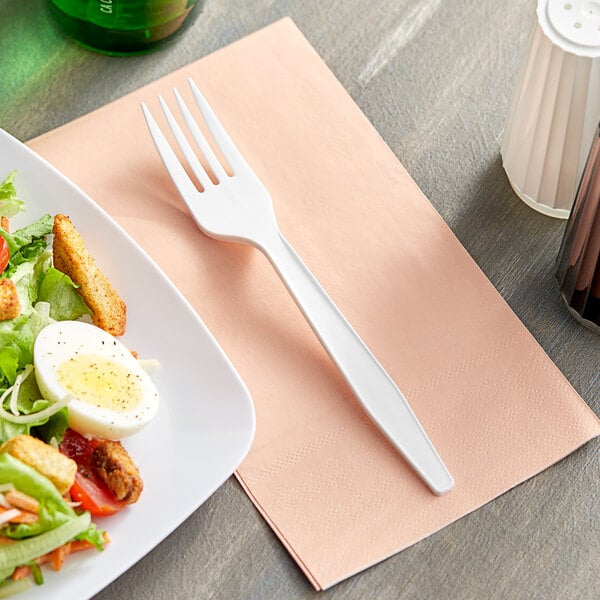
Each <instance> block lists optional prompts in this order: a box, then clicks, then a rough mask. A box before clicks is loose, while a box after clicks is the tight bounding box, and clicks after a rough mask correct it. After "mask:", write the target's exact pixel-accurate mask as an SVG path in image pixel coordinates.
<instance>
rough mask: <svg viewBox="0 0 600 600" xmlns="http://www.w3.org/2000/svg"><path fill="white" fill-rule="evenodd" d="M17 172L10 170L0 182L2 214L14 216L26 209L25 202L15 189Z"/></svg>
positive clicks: (0, 207)
mask: <svg viewBox="0 0 600 600" xmlns="http://www.w3.org/2000/svg"><path fill="white" fill-rule="evenodd" d="M15 173H16V171H12V172H10V173H9V174H8V175H7V176H6V177H5V178H4V181H3V182H2V183H0V215H3V216H5V217H8V218H10V217H14V216H15V215H16V214H17V213H18V212H21V211H22V210H25V203H24V202H23V201H22V200H19V199H18V198H17V190H16V189H15V183H14V182H15Z"/></svg>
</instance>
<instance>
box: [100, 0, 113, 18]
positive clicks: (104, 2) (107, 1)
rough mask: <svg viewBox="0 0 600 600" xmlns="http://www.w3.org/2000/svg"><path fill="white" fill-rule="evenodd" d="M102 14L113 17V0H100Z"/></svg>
mask: <svg viewBox="0 0 600 600" xmlns="http://www.w3.org/2000/svg"><path fill="white" fill-rule="evenodd" d="M99 6H100V12H101V13H103V14H105V15H112V13H113V0H99Z"/></svg>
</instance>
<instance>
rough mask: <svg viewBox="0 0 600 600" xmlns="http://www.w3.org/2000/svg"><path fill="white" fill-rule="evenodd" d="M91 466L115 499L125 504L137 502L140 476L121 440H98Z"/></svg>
mask: <svg viewBox="0 0 600 600" xmlns="http://www.w3.org/2000/svg"><path fill="white" fill-rule="evenodd" d="M91 466H92V470H93V471H94V473H96V475H98V476H99V477H100V478H101V479H102V481H104V483H105V484H106V487H107V488H108V489H109V490H110V493H111V494H112V495H113V497H114V498H115V499H117V500H123V501H124V502H127V504H133V503H134V502H137V500H138V498H139V497H140V494H141V493H142V488H143V482H142V478H141V477H140V473H139V471H138V468H137V466H136V464H135V463H134V462H133V460H132V459H131V457H130V456H129V454H128V452H127V450H125V448H124V447H123V445H122V444H121V442H118V441H113V440H104V441H102V442H100V444H99V445H98V446H97V447H96V448H94V451H93V452H92V460H91Z"/></svg>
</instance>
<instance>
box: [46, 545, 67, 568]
mask: <svg viewBox="0 0 600 600" xmlns="http://www.w3.org/2000/svg"><path fill="white" fill-rule="evenodd" d="M70 553H71V542H67V543H66V544H63V545H62V546H59V547H58V548H56V550H53V551H52V552H50V564H51V565H52V568H53V569H54V570H55V571H60V569H61V567H62V566H63V563H64V562H65V558H67V556H68V555H69V554H70Z"/></svg>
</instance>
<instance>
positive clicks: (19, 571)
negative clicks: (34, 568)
mask: <svg viewBox="0 0 600 600" xmlns="http://www.w3.org/2000/svg"><path fill="white" fill-rule="evenodd" d="M29 575H31V569H30V568H29V567H28V566H27V565H25V566H23V567H17V568H16V569H15V570H14V571H13V574H12V579H13V581H19V579H25V577H29Z"/></svg>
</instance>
